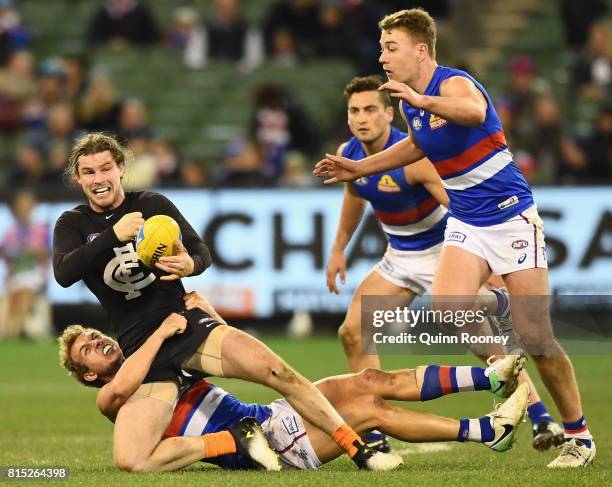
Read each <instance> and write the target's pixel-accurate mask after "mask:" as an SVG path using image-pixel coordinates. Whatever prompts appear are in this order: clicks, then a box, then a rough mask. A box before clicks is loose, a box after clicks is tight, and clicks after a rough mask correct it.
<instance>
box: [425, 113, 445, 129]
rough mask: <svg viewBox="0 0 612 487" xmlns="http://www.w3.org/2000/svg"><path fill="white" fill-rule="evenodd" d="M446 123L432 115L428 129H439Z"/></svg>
mask: <svg viewBox="0 0 612 487" xmlns="http://www.w3.org/2000/svg"><path fill="white" fill-rule="evenodd" d="M447 123H448V122H447V121H446V120H444V119H443V118H440V117H438V116H437V115H434V114H433V113H432V114H431V116H430V117H429V128H430V129H431V130H436V129H439V128H440V127H444V126H445V125H446V124H447Z"/></svg>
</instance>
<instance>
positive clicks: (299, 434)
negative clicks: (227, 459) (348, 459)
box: [261, 399, 321, 470]
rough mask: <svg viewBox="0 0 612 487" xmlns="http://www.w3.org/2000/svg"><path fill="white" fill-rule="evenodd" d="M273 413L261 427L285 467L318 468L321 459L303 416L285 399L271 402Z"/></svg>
mask: <svg viewBox="0 0 612 487" xmlns="http://www.w3.org/2000/svg"><path fill="white" fill-rule="evenodd" d="M270 408H271V409H272V414H271V415H270V417H269V418H268V419H266V420H265V421H264V422H263V423H262V425H261V428H262V429H263V432H264V435H265V436H266V438H267V440H268V442H269V443H270V446H271V447H272V448H274V449H275V450H276V451H277V452H278V454H279V457H280V461H281V464H282V466H283V468H284V469H299V470H316V469H318V468H319V467H320V466H321V461H320V460H319V457H317V454H316V453H315V451H314V448H313V447H312V444H311V443H310V438H308V434H307V433H306V428H305V426H304V422H303V421H302V417H301V416H300V415H299V414H298V413H297V412H296V411H295V409H293V408H292V407H291V405H290V404H289V403H288V402H287V401H286V400H285V399H277V400H276V401H274V402H272V404H270Z"/></svg>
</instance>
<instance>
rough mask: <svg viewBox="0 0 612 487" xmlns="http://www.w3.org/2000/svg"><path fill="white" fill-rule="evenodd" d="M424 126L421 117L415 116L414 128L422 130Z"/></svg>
mask: <svg viewBox="0 0 612 487" xmlns="http://www.w3.org/2000/svg"><path fill="white" fill-rule="evenodd" d="M422 126H423V123H422V122H421V119H420V118H419V117H414V118H413V119H412V128H413V129H414V130H421V127H422Z"/></svg>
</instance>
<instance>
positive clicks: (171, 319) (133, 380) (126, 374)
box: [94, 313, 187, 422]
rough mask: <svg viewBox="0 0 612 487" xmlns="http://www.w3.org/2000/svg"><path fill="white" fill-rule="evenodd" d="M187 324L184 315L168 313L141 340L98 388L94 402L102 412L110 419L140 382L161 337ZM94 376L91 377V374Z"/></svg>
mask: <svg viewBox="0 0 612 487" xmlns="http://www.w3.org/2000/svg"><path fill="white" fill-rule="evenodd" d="M186 326H187V320H186V319H185V317H184V316H181V315H178V314H176V313H172V314H171V315H170V316H168V317H167V318H166V319H165V320H164V321H163V322H162V324H161V325H160V326H159V328H158V329H157V330H155V331H154V332H153V334H152V335H151V336H150V337H149V338H147V340H146V341H145V342H144V344H143V345H142V346H141V347H140V348H139V349H138V350H137V351H136V352H134V354H132V355H131V356H130V357H129V358H128V359H127V360H126V361H125V362H124V363H123V364H122V365H121V367H120V369H119V371H118V372H117V374H116V375H115V377H113V379H112V380H111V381H110V382H109V383H107V384H105V385H104V386H103V387H102V388H101V389H100V392H98V397H97V399H96V406H97V407H98V409H99V410H100V412H101V413H102V414H104V416H106V417H107V418H108V419H110V420H111V421H113V422H114V420H115V417H116V416H117V412H118V411H119V409H120V408H121V406H123V405H124V404H125V402H126V401H127V400H128V399H129V398H130V397H131V396H132V395H133V394H134V393H135V392H136V390H137V389H138V388H139V387H140V386H141V385H142V381H143V380H144V378H145V377H146V375H147V373H148V372H149V369H150V367H151V363H152V362H153V360H154V359H155V356H156V355H157V353H158V352H159V349H160V347H161V346H162V344H163V343H164V341H165V340H166V339H168V338H170V337H172V336H174V335H176V334H180V333H183V331H185V327H186ZM94 380H95V378H94Z"/></svg>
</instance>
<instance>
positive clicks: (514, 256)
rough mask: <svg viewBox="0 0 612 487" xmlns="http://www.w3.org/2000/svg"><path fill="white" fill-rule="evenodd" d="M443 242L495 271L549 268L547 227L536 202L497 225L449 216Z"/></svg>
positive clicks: (499, 272) (503, 272)
mask: <svg viewBox="0 0 612 487" xmlns="http://www.w3.org/2000/svg"><path fill="white" fill-rule="evenodd" d="M443 245H444V246H453V247H459V248H462V249H464V250H467V251H468V252H470V253H472V254H474V255H476V256H478V257H480V258H481V259H483V260H485V261H486V262H487V263H488V264H489V267H490V268H491V270H492V271H493V272H494V273H495V274H499V275H504V274H510V273H512V272H516V271H520V270H525V269H535V268H540V269H548V263H547V261H546V242H545V241H544V227H543V222H542V219H541V218H540V216H539V215H538V209H537V207H536V205H533V206H532V207H530V208H528V209H527V210H525V211H523V212H522V213H519V214H518V215H517V216H515V217H513V218H511V219H510V220H508V221H506V222H504V223H500V224H498V225H491V226H488V227H476V226H473V225H468V224H467V223H464V222H462V221H459V220H457V219H456V218H454V217H450V218H449V219H448V223H447V224H446V231H445V232H444V244H443Z"/></svg>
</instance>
